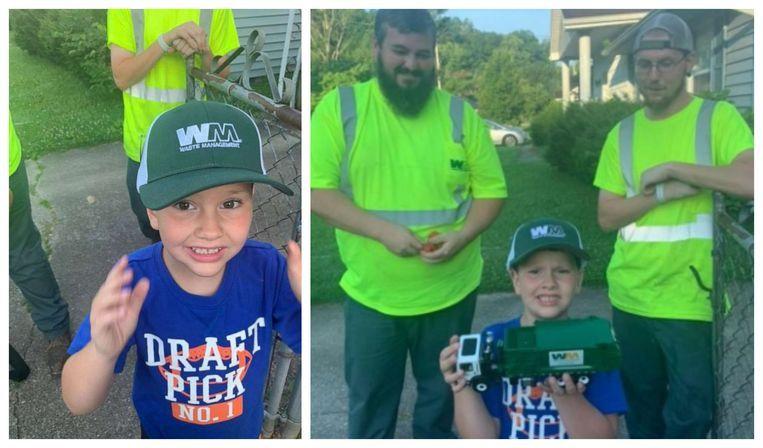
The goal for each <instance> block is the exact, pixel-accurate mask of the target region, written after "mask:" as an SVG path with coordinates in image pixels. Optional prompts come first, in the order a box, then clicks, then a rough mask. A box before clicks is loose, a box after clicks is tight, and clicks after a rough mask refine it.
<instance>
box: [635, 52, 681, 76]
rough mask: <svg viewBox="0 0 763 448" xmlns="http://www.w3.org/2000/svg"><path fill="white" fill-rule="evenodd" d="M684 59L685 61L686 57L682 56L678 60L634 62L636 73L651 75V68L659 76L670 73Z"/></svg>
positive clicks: (641, 60)
mask: <svg viewBox="0 0 763 448" xmlns="http://www.w3.org/2000/svg"><path fill="white" fill-rule="evenodd" d="M684 59H686V55H684V56H683V57H681V59H678V60H673V59H660V60H659V61H656V62H652V61H650V60H649V59H638V60H637V61H636V71H637V72H639V73H643V74H646V73H651V72H652V68H653V67H654V68H656V69H657V73H660V74H665V73H670V72H671V71H673V70H674V69H675V68H676V66H677V65H678V64H680V63H681V61H683V60H684Z"/></svg>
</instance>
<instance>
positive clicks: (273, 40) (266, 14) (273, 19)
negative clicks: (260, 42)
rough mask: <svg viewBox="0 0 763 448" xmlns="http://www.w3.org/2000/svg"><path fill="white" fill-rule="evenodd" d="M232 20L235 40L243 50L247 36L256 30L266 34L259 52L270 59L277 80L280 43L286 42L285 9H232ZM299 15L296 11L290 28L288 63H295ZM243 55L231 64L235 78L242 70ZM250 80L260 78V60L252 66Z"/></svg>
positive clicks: (299, 22)
mask: <svg viewBox="0 0 763 448" xmlns="http://www.w3.org/2000/svg"><path fill="white" fill-rule="evenodd" d="M233 17H234V19H235V22H236V29H237V30H238V39H239V41H240V42H241V46H242V47H245V48H246V42H247V40H248V39H249V34H250V33H251V32H252V30H253V29H255V28H257V29H259V30H260V31H264V32H265V34H266V40H265V46H264V47H263V49H262V50H263V52H264V53H265V54H267V55H268V56H269V57H270V62H271V64H272V66H273V72H274V74H275V75H276V77H278V72H279V70H280V68H281V55H282V53H283V47H284V42H285V41H286V24H287V22H288V19H289V10H288V9H234V10H233ZM301 19H302V18H301V14H300V11H299V9H298V10H297V13H296V14H295V16H294V25H293V27H292V35H291V42H290V46H289V60H290V61H291V62H294V61H296V57H297V54H298V53H299V48H300V36H301V32H300V30H301V21H302V20H301ZM245 60H246V57H245V53H242V54H241V55H239V57H237V58H236V60H235V61H234V62H233V64H231V73H232V74H233V78H236V77H237V76H238V74H240V73H241V72H242V71H243V69H244V61H245ZM253 68H254V76H264V75H265V68H264V65H263V63H262V61H261V60H259V59H258V60H257V61H256V62H255V63H254V67H253Z"/></svg>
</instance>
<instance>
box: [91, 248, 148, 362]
mask: <svg viewBox="0 0 763 448" xmlns="http://www.w3.org/2000/svg"><path fill="white" fill-rule="evenodd" d="M132 276H133V272H132V270H131V269H130V268H128V267H127V257H122V258H120V259H119V261H118V262H117V264H116V265H114V267H113V268H111V271H110V272H109V275H108V276H107V277H106V281H104V282H103V284H102V285H101V289H99V290H98V293H97V294H96V295H95V299H93V304H92V305H91V308H90V332H91V337H92V341H93V345H94V347H95V349H96V352H97V353H98V354H99V355H101V356H103V357H104V359H108V360H115V359H116V358H117V357H118V356H119V353H120V352H121V351H122V349H124V347H125V344H127V340H128V339H130V337H131V336H132V334H133V333H134V332H135V327H136V326H137V324H138V316H139V315H140V309H141V307H142V306H143V301H144V300H145V299H146V295H147V294H148V288H149V284H148V279H147V278H142V279H140V281H138V283H137V284H136V285H135V289H132V290H131V289H130V282H132Z"/></svg>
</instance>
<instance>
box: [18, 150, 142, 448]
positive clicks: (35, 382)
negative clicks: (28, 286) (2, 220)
mask: <svg viewBox="0 0 763 448" xmlns="http://www.w3.org/2000/svg"><path fill="white" fill-rule="evenodd" d="M125 163H126V162H125V156H124V153H123V152H122V145H121V144H120V143H111V144H107V145H101V146H98V147H94V148H88V149H75V150H71V151H67V152H64V153H56V154H50V155H47V156H45V157H42V158H41V159H39V160H38V161H29V160H27V161H26V165H27V172H28V175H29V182H30V194H32V197H31V200H32V204H33V215H34V220H35V222H36V224H37V226H38V228H39V229H40V232H41V233H42V235H43V241H44V242H46V247H47V248H49V249H50V252H51V254H50V262H51V266H52V267H53V271H54V272H55V274H56V278H57V279H58V283H59V285H60V287H61V293H62V294H63V297H64V299H65V300H66V301H67V302H68V303H69V314H70V316H71V325H72V332H74V331H76V329H77V327H78V326H79V324H80V323H81V322H82V320H83V319H84V318H85V315H86V313H87V312H88V311H89V310H90V301H91V300H92V298H93V296H94V295H95V293H96V291H97V290H98V288H99V287H100V285H101V282H103V280H104V279H105V278H106V274H107V273H108V271H109V269H110V268H111V266H112V265H113V264H114V263H115V262H116V261H117V259H119V257H120V256H121V255H124V254H127V253H129V252H132V251H134V250H135V249H138V248H140V247H142V246H145V245H146V244H148V243H149V241H148V240H147V239H146V238H144V237H143V235H142V234H141V233H140V230H139V229H138V223H137V221H136V219H135V217H134V216H133V214H132V212H131V210H130V204H129V199H128V196H127V188H126V186H125ZM10 283H11V285H10V294H9V295H10V305H9V306H10V316H9V321H10V342H11V344H12V345H13V346H14V347H15V348H16V349H17V350H18V351H19V353H21V355H22V356H23V357H24V359H25V360H26V362H27V363H28V364H29V366H30V368H31V370H32V373H31V374H30V376H29V378H27V379H26V381H24V382H22V383H14V382H12V381H11V382H9V383H10V390H9V408H10V409H9V414H10V416H9V436H10V437H11V438H137V437H139V436H140V429H139V426H138V419H137V416H136V415H135V411H134V409H133V406H132V401H131V398H130V391H131V389H132V372H133V366H134V362H135V355H134V353H132V354H131V355H130V356H129V357H128V364H127V366H126V367H125V370H124V372H123V373H122V374H121V375H118V376H117V379H116V383H115V384H114V387H113V388H112V390H111V393H110V395H109V398H108V399H107V401H106V403H105V404H104V405H103V406H102V407H101V408H100V409H99V410H98V411H96V412H95V413H93V414H91V415H89V416H84V417H74V416H72V415H71V414H70V413H69V411H68V409H67V408H66V406H65V405H64V402H63V400H62V399H61V389H60V385H59V384H58V382H54V381H52V380H51V378H50V375H49V374H48V369H47V366H46V364H45V347H46V341H45V339H44V337H43V336H42V334H41V333H40V332H39V331H38V330H37V329H36V328H35V327H34V324H33V323H32V320H31V319H30V317H29V313H28V312H27V310H26V308H25V306H24V300H23V297H22V296H21V293H20V292H19V290H18V289H17V288H16V286H15V285H13V282H10Z"/></svg>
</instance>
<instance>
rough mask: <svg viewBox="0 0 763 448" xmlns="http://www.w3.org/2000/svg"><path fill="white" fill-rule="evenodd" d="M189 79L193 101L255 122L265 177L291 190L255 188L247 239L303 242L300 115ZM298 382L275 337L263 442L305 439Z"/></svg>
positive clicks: (212, 79) (194, 74)
mask: <svg viewBox="0 0 763 448" xmlns="http://www.w3.org/2000/svg"><path fill="white" fill-rule="evenodd" d="M188 79H189V96H190V97H194V98H196V99H197V100H198V99H203V100H207V101H218V102H222V103H226V104H231V105H233V106H236V107H238V108H239V109H241V110H243V111H245V112H246V113H248V114H249V115H250V116H251V117H252V119H253V120H254V122H255V123H256V124H257V127H258V128H259V131H260V139H261V141H262V156H263V165H264V167H265V170H266V172H267V175H268V176H269V177H272V178H274V179H276V180H278V181H279V182H281V183H283V184H284V185H286V186H287V187H289V188H290V189H291V190H292V191H293V192H294V195H293V196H287V195H285V194H283V193H281V192H280V191H278V190H276V189H275V188H273V187H271V186H269V185H266V184H257V185H256V187H255V194H254V207H253V208H254V210H253V217H252V226H251V231H250V235H249V237H250V238H254V239H256V240H259V241H264V242H268V243H270V244H272V245H274V246H276V247H278V248H280V249H281V251H284V252H285V250H286V243H287V242H288V240H290V239H292V240H295V241H297V242H299V241H300V239H301V204H302V194H301V184H302V166H301V148H302V137H301V125H300V112H299V111H298V110H295V109H292V108H289V107H288V106H285V105H282V104H278V103H276V102H275V101H274V100H273V99H272V98H268V97H266V96H264V95H261V94H259V93H256V92H254V91H252V90H249V89H247V88H246V87H244V86H242V85H240V84H236V83H233V82H230V81H227V80H225V79H223V78H220V77H218V76H216V75H214V74H211V73H204V72H202V71H200V70H199V69H192V70H189V78H188ZM191 92H192V93H191ZM300 380H301V357H300V355H298V354H295V353H294V352H293V351H292V350H291V349H289V347H287V346H286V344H284V343H283V342H282V341H281V340H280V338H279V337H278V335H276V336H275V338H274V341H273V350H272V351H271V354H270V368H269V373H268V378H267V381H266V383H265V391H264V396H263V400H264V407H265V416H264V421H263V424H262V433H261V435H260V437H261V438H265V439H270V438H299V437H301V386H300Z"/></svg>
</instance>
